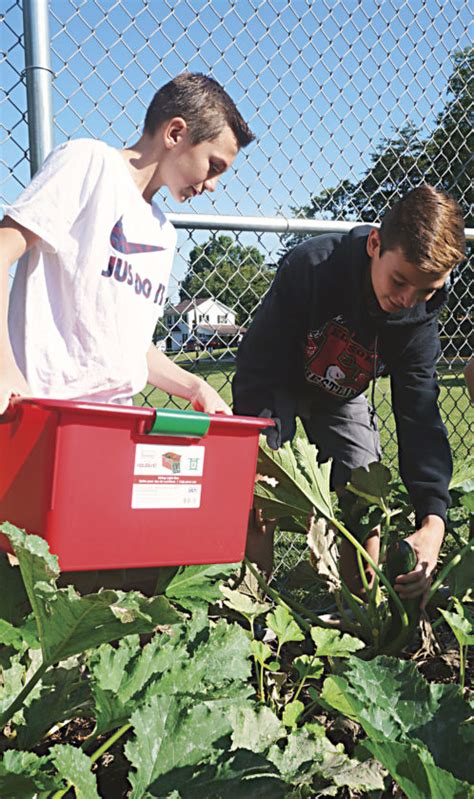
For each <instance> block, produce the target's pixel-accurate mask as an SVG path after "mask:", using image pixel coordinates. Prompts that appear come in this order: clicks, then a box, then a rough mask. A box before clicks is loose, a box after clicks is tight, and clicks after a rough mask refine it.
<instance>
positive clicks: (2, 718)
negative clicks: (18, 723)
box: [0, 663, 48, 730]
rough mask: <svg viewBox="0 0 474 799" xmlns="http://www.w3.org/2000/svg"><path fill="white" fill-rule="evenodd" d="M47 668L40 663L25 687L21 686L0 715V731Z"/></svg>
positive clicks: (44, 664)
mask: <svg viewBox="0 0 474 799" xmlns="http://www.w3.org/2000/svg"><path fill="white" fill-rule="evenodd" d="M47 668H48V664H46V663H42V664H41V666H40V667H39V668H38V669H37V670H36V671H35V673H34V674H33V676H32V677H30V679H29V680H28V682H27V683H26V685H24V686H23V688H22V690H21V691H20V693H19V694H18V696H17V697H16V698H15V699H14V700H13V702H12V703H11V705H10V706H9V707H8V708H7V709H6V710H4V711H3V713H2V714H1V715H0V730H3V728H4V726H5V724H6V723H7V722H8V721H10V719H11V717H12V716H14V715H15V713H16V712H17V710H20V709H21V707H22V705H23V702H24V700H25V699H26V697H27V696H28V694H29V693H30V692H31V691H32V690H33V688H34V687H35V685H36V684H37V683H38V682H39V681H40V680H41V678H42V676H43V674H44V673H45V671H46V670H47Z"/></svg>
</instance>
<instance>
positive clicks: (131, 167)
mask: <svg viewBox="0 0 474 799" xmlns="http://www.w3.org/2000/svg"><path fill="white" fill-rule="evenodd" d="M158 149H159V148H158V147H157V144H156V141H154V140H153V139H152V138H151V137H150V136H147V135H146V134H144V135H143V136H142V137H141V138H140V139H138V141H137V142H136V143H135V144H132V145H131V146H130V147H126V148H124V149H122V150H119V153H120V155H121V156H122V158H123V159H124V161H125V163H126V165H127V168H128V171H129V172H130V175H131V176H132V180H133V182H134V183H135V185H136V187H137V188H138V191H139V192H140V194H141V195H142V196H143V198H144V199H145V200H146V202H149V203H150V202H151V200H152V198H153V195H154V194H155V193H156V192H157V191H158V189H159V188H160V187H161V185H162V184H161V182H160V179H159V175H158V171H159V166H160V161H161V153H160V152H158Z"/></svg>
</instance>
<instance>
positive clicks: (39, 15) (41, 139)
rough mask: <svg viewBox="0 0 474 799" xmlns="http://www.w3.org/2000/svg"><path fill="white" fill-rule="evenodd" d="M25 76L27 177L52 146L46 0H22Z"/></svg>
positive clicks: (49, 45) (49, 47) (38, 165)
mask: <svg viewBox="0 0 474 799" xmlns="http://www.w3.org/2000/svg"><path fill="white" fill-rule="evenodd" d="M23 24H24V33H25V76H26V96H27V106H28V136H29V145H30V172H31V176H33V175H34V174H35V172H37V171H38V169H39V167H40V166H41V164H42V163H43V161H44V159H45V158H46V156H47V155H48V153H49V152H50V150H51V149H52V148H53V110H52V99H51V82H52V74H53V73H52V71H51V62H50V49H51V43H50V40H49V19H48V2H47V0H23Z"/></svg>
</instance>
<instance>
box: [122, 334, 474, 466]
mask: <svg viewBox="0 0 474 799" xmlns="http://www.w3.org/2000/svg"><path fill="white" fill-rule="evenodd" d="M223 355H224V351H223V352H222V354H221V353H220V352H219V350H217V351H216V352H215V353H214V358H215V359H216V360H214V359H211V358H209V357H208V356H206V355H202V354H201V355H200V357H198V358H196V354H195V353H187V354H185V355H181V356H180V357H179V358H178V363H179V364H180V366H183V368H185V369H189V371H192V372H194V373H196V374H199V375H200V376H201V377H203V378H204V379H205V380H207V381H208V382H209V383H210V384H211V385H212V386H213V387H214V388H215V389H216V391H218V392H219V394H220V395H221V397H222V398H223V399H224V400H225V401H226V402H227V403H228V404H229V405H230V404H231V401H232V394H231V380H232V377H233V374H234V371H235V362H234V361H233V360H232V361H231V360H219V357H223ZM439 383H440V390H441V391H440V398H439V403H440V408H441V414H442V417H443V420H444V423H445V424H446V427H447V430H448V435H449V441H450V444H451V448H452V452H453V458H454V460H455V462H457V461H462V460H464V459H465V458H466V457H467V455H468V454H470V453H472V452H473V449H474V432H473V431H474V406H473V405H472V404H471V403H470V401H469V397H468V394H467V389H466V386H465V383H464V379H463V376H462V374H454V373H446V374H442V375H440V376H439ZM135 404H136V405H148V406H152V407H154V408H160V407H164V406H167V405H168V406H169V405H170V404H172V405H173V406H174V407H176V408H186V407H189V405H188V403H187V402H186V401H185V400H181V399H179V398H178V397H173V399H172V400H170V398H169V396H168V395H167V394H165V393H164V392H162V391H158V390H157V389H155V388H153V386H147V387H146V389H145V390H144V392H143V394H139V395H138V396H137V397H135ZM375 404H376V409H377V416H378V419H379V430H380V438H381V442H382V449H383V456H384V462H385V463H386V464H387V465H388V466H390V467H391V468H394V469H396V459H397V444H396V434H395V420H394V417H393V414H392V409H391V402H390V381H389V379H388V378H381V379H379V380H378V381H377V387H376V391H375Z"/></svg>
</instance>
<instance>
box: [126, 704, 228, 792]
mask: <svg viewBox="0 0 474 799" xmlns="http://www.w3.org/2000/svg"><path fill="white" fill-rule="evenodd" d="M229 710H230V706H229V701H228V700H227V699H226V700H223V701H214V702H212V701H210V702H194V703H193V702H192V700H191V699H189V698H186V699H183V698H180V697H177V696H153V697H151V699H150V702H149V704H148V705H147V706H145V707H142V708H139V709H138V710H135V712H134V713H133V714H132V716H131V722H132V725H133V728H134V732H135V735H134V737H133V739H132V740H130V741H128V742H127V744H126V745H125V754H126V757H127V758H128V759H129V761H130V763H131V764H132V770H131V771H130V773H129V780H130V783H131V785H132V792H131V794H130V799H142V797H143V794H144V792H145V791H146V790H147V788H148V787H149V786H150V785H151V784H152V783H153V782H154V781H155V780H157V779H158V777H160V776H161V775H164V774H167V773H169V772H172V771H173V770H174V769H180V768H183V767H186V766H193V765H195V764H198V763H200V762H202V761H204V760H206V759H210V758H211V757H212V756H213V755H215V754H217V752H216V744H217V741H218V740H219V739H220V738H223V737H224V736H226V735H228V734H229V733H230V732H231V729H232V725H231V721H230V715H229ZM217 751H218V749H217Z"/></svg>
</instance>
